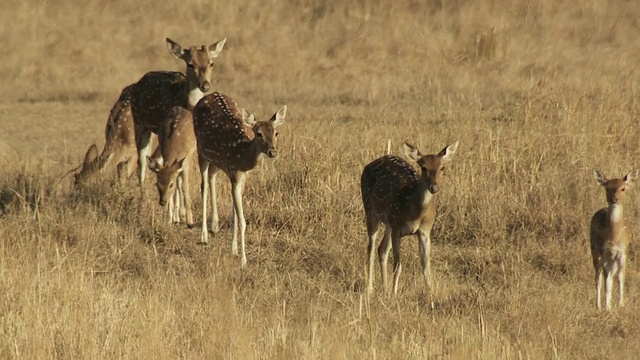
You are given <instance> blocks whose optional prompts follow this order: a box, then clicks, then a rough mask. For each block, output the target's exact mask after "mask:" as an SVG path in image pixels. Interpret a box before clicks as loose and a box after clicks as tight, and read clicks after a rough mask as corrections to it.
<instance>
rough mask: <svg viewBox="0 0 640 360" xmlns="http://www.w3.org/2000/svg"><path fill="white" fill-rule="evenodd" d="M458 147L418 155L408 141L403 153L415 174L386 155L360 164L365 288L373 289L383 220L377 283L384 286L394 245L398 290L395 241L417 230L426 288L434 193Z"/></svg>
mask: <svg viewBox="0 0 640 360" xmlns="http://www.w3.org/2000/svg"><path fill="white" fill-rule="evenodd" d="M457 149H458V141H455V142H454V143H452V144H451V145H449V146H447V147H445V148H444V149H442V151H440V152H439V153H438V154H432V155H423V154H422V153H420V151H419V150H418V149H417V148H416V147H415V146H413V145H411V144H408V143H406V142H405V143H404V153H405V156H406V157H407V158H409V159H411V160H413V161H414V162H416V163H417V164H418V166H419V167H420V173H418V172H417V171H416V170H415V169H414V168H413V166H411V164H409V163H408V162H407V161H406V160H404V159H402V158H400V157H398V156H395V155H385V156H383V157H381V158H378V159H377V160H374V161H373V162H371V163H369V164H368V165H367V166H365V168H364V171H363V172H362V177H361V181H360V185H361V191H362V202H363V203H364V211H365V215H366V220H367V233H368V235H369V246H368V255H369V264H368V265H369V266H368V272H369V273H368V282H367V293H371V292H372V290H373V263H374V257H375V239H376V235H377V234H378V231H379V227H380V224H384V225H385V232H384V236H383V237H382V241H381V242H380V246H379V247H378V259H379V262H380V268H381V272H382V285H383V287H384V289H387V259H388V257H389V252H390V251H391V248H393V274H394V276H393V293H394V295H395V294H397V292H398V279H399V277H400V272H401V271H402V264H401V263H400V240H401V239H402V237H404V236H407V235H416V236H417V237H418V244H419V247H420V262H421V265H422V273H423V276H424V280H425V283H426V287H427V289H430V287H431V281H430V277H431V273H430V271H431V270H430V262H431V254H430V253H431V228H432V227H433V224H434V222H435V218H436V201H435V200H436V199H435V195H436V194H437V193H438V192H439V191H440V183H441V181H442V176H443V174H444V165H445V164H446V163H447V162H449V161H450V160H451V159H452V157H453V154H455V152H456V150H457Z"/></svg>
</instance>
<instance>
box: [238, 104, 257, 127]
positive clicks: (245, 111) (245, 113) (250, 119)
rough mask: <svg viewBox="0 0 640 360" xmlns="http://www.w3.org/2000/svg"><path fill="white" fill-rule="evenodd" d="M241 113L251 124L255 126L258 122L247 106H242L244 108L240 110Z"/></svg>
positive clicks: (248, 123)
mask: <svg viewBox="0 0 640 360" xmlns="http://www.w3.org/2000/svg"><path fill="white" fill-rule="evenodd" d="M240 113H241V114H242V120H243V121H244V122H245V123H246V124H247V125H249V126H253V125H255V124H256V119H255V117H254V116H253V114H250V113H249V112H248V111H247V110H245V108H242V110H240Z"/></svg>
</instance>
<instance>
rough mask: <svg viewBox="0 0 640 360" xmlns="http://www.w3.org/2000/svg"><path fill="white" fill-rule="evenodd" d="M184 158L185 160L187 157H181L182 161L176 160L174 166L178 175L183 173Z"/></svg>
mask: <svg viewBox="0 0 640 360" xmlns="http://www.w3.org/2000/svg"><path fill="white" fill-rule="evenodd" d="M186 158H187V157H186V156H185V157H183V158H182V159H180V160H176V162H175V166H176V167H177V168H178V174H179V173H181V172H183V171H184V160H185V159H186Z"/></svg>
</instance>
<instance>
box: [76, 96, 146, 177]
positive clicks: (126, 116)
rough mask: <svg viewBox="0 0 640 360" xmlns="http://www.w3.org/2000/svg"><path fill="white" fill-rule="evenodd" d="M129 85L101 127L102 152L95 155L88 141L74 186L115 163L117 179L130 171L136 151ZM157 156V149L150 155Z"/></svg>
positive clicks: (94, 150) (129, 174) (95, 148)
mask: <svg viewBox="0 0 640 360" xmlns="http://www.w3.org/2000/svg"><path fill="white" fill-rule="evenodd" d="M132 87H133V84H132V85H129V86H127V87H126V88H124V89H123V90H122V92H121V93H120V96H119V97H118V100H117V101H116V103H115V104H114V105H113V107H112V108H111V112H110V114H109V118H108V119H107V125H106V127H105V132H104V138H105V143H104V148H103V149H102V153H100V155H98V148H97V146H96V145H95V144H92V145H91V146H90V147H89V149H88V150H87V153H86V155H85V158H84V162H83V163H82V164H81V169H80V172H79V173H78V174H75V186H76V187H78V186H82V185H83V184H86V183H87V182H90V181H91V180H92V179H94V178H95V177H96V176H97V174H100V173H102V172H104V171H105V170H106V169H107V168H108V167H110V165H111V164H115V165H116V168H117V172H118V178H119V179H120V180H123V179H124V178H128V177H130V176H131V174H132V173H133V170H134V169H135V165H136V163H137V159H136V158H137V156H138V153H137V151H136V139H135V130H134V125H133V116H132V115H131V89H132ZM152 142H153V140H152ZM156 151H157V149H156ZM158 156H159V153H158V152H155V153H154V155H153V157H154V158H157V157H158Z"/></svg>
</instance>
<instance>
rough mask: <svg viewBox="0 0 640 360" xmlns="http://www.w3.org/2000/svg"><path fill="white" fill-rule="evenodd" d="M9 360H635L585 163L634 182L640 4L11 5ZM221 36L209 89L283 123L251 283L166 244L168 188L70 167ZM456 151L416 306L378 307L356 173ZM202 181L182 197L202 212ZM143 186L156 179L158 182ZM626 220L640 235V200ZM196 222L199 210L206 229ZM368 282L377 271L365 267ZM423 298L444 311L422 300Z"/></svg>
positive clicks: (1, 339)
mask: <svg viewBox="0 0 640 360" xmlns="http://www.w3.org/2000/svg"><path fill="white" fill-rule="evenodd" d="M2 7H3V8H4V9H9V10H8V11H4V12H2V13H0V36H1V37H2V39H3V50H4V51H3V54H4V55H3V56H2V57H0V76H2V78H3V79H4V81H3V83H2V84H3V85H2V86H0V95H1V98H2V101H1V102H0V119H1V120H0V126H1V127H2V131H1V132H0V157H1V158H2V165H3V166H2V167H1V168H0V169H1V170H0V205H1V206H0V214H1V215H0V294H1V296H0V334H1V336H0V357H1V358H29V359H30V358H214V359H217V358H331V359H334V358H349V359H351V358H400V357H402V358H614V357H615V358H633V357H635V356H636V355H637V354H638V352H639V351H640V341H638V340H637V339H638V337H639V336H638V335H640V329H639V326H638V324H640V316H639V315H638V313H639V312H638V311H637V310H638V306H639V304H640V302H639V301H638V297H639V296H640V293H639V291H638V284H639V279H640V274H639V272H638V270H637V269H638V261H637V260H636V252H635V246H636V245H635V244H636V243H637V242H635V241H634V242H633V243H632V247H631V249H630V257H629V264H628V275H627V300H628V301H627V306H626V307H625V308H622V309H616V310H615V311H614V312H612V313H610V314H608V313H604V312H597V311H596V310H595V306H594V286H593V279H592V277H593V276H592V270H591V265H590V260H589V250H588V245H587V236H588V222H589V217H590V216H591V214H593V212H595V211H596V210H597V209H598V208H600V207H602V206H604V204H605V201H604V200H605V199H604V195H603V194H602V190H601V189H599V188H598V186H597V185H596V184H595V181H593V179H592V177H591V168H594V167H595V168H597V169H600V170H601V171H603V172H604V173H605V174H607V175H611V176H620V175H623V174H624V173H626V172H627V171H629V170H631V169H632V168H634V167H638V166H640V164H639V162H638V161H637V159H638V157H639V155H640V154H639V152H640V150H639V148H638V143H639V142H640V138H639V136H640V133H639V132H638V128H637V122H638V109H639V107H638V102H637V100H636V99H637V93H638V88H637V85H636V84H637V83H638V78H639V77H638V72H637V69H638V68H637V65H638V60H637V54H638V53H639V50H640V40H639V39H640V36H638V35H640V34H639V26H640V23H638V19H637V14H638V13H640V5H638V4H637V3H635V2H631V1H627V2H619V1H584V0H575V1H571V2H562V3H554V2H545V1H503V0H495V1H480V2H478V1H463V0H458V1H432V2H427V3H425V2H420V1H409V0H405V1H396V2H385V1H374V0H362V1H357V2H355V3H352V4H344V3H343V2H339V1H292V0H290V1H280V2H278V1H268V2H264V1H263V2H258V1H238V2H227V3H222V2H216V3H212V2H208V1H199V0H189V1H181V2H177V1H174V2H171V1H167V2H162V3H158V2H151V1H145V0H142V1H137V2H113V1H111V2H106V1H100V0H90V1H85V2H77V1H76V2H63V1H48V2H43V1H24V2H20V3H13V2H12V3H9V2H7V1H4V2H2ZM167 36H169V37H171V38H172V39H174V40H176V41H178V42H180V43H182V44H183V45H188V44H197V45H201V44H203V43H211V42H213V41H215V40H218V39H220V38H222V37H225V36H226V37H228V41H227V45H226V46H225V50H224V51H223V53H222V54H221V56H220V57H219V58H218V61H217V68H216V70H217V72H216V75H215V78H214V82H215V85H214V86H215V89H217V90H219V91H221V92H223V93H226V94H229V95H231V96H232V97H234V98H235V99H236V100H237V101H238V102H239V103H240V105H241V106H244V107H247V108H248V109H250V110H252V111H253V112H255V113H256V115H258V116H259V117H266V116H269V115H271V114H272V113H273V112H274V111H275V110H276V109H278V108H279V107H280V106H281V105H283V104H287V105H288V106H289V109H290V111H289V114H288V118H287V122H286V124H285V125H284V126H283V128H282V131H281V133H282V136H281V139H280V145H279V147H280V155H279V157H278V158H277V159H275V160H270V159H265V161H264V162H263V163H262V164H261V166H260V168H259V169H258V170H257V171H256V172H255V173H253V174H252V175H251V176H250V178H249V180H248V183H247V188H246V192H245V213H246V216H247V221H248V230H247V237H248V258H249V265H248V268H247V269H246V270H241V269H240V268H239V260H238V259H236V258H234V257H233V256H231V255H230V247H229V241H228V240H229V238H230V231H231V229H230V226H231V225H230V223H231V204H230V203H231V201H230V189H229V185H228V183H227V182H226V181H220V183H221V185H220V188H219V190H218V192H219V194H220V196H219V198H220V200H219V202H220V210H221V215H222V231H221V232H220V233H219V234H218V235H216V236H215V240H214V242H213V244H212V245H210V246H208V247H201V246H197V245H196V244H195V243H196V241H197V239H198V236H199V233H198V230H197V229H195V230H193V231H190V230H187V229H186V228H184V227H178V226H169V225H167V224H165V220H166V218H165V214H164V212H163V211H162V209H160V208H159V206H158V205H157V204H156V199H155V197H154V196H155V193H154V192H153V191H148V192H147V193H148V196H147V197H146V198H141V197H140V194H139V190H138V188H137V186H136V183H135V180H134V179H132V180H131V181H130V182H127V183H125V184H116V183H115V182H114V181H113V179H112V178H110V177H109V176H107V177H105V179H104V181H101V182H98V183H95V184H91V185H90V186H89V187H88V188H86V189H82V190H73V189H72V188H71V178H70V177H68V176H67V177H64V175H65V173H66V172H67V171H68V170H69V169H71V168H73V167H74V166H76V165H77V164H78V163H79V162H80V161H81V159H82V157H83V155H84V152H85V150H86V149H87V147H88V146H89V145H90V144H91V143H92V142H97V143H98V144H102V143H103V141H104V139H103V127H104V122H105V121H106V119H107V116H108V111H109V108H110V107H111V105H112V104H113V102H114V101H115V99H116V98H117V95H118V93H119V91H120V89H121V88H122V87H124V86H125V85H128V84H130V83H132V82H135V81H137V79H139V78H140V77H141V76H142V74H144V73H145V72H146V71H149V70H154V69H168V70H182V69H181V67H182V65H181V64H180V63H178V62H177V61H176V60H175V59H174V58H172V57H171V56H169V55H168V54H167V51H166V49H165V47H164V44H163V41H164V38H165V37H167ZM454 139H459V140H460V143H461V146H460V148H459V151H458V152H457V153H456V155H455V158H454V161H453V162H452V163H451V165H450V166H448V168H447V183H446V184H445V186H444V188H443V192H442V193H441V194H440V195H438V197H439V201H440V206H439V210H438V211H439V213H438V218H437V222H436V226H435V229H434V233H433V241H434V245H433V248H432V254H433V261H432V267H433V271H434V280H435V286H434V290H433V292H432V293H431V294H426V293H425V292H424V290H423V283H422V280H421V276H420V271H419V261H418V257H417V252H418V250H417V244H416V241H414V240H413V239H411V238H406V239H405V241H404V244H403V251H402V256H403V263H404V265H405V270H404V271H403V274H402V277H401V279H400V291H399V295H398V296H397V297H395V298H393V297H388V296H385V295H384V294H383V293H382V291H381V289H380V279H379V274H376V285H377V287H378V288H377V293H376V295H375V296H373V297H372V299H371V301H370V302H367V301H365V299H364V298H363V285H364V279H365V273H364V271H365V263H366V255H365V253H366V236H365V226H364V219H363V213H362V207H361V202H360V194H359V183H358V182H359V176H360V172H361V170H362V167H363V166H364V165H365V164H366V163H367V162H369V161H371V160H373V159H375V158H376V157H378V156H380V155H382V154H384V153H385V151H386V146H387V142H388V141H389V140H390V141H391V144H392V150H393V152H395V153H399V150H400V144H401V142H402V141H404V140H410V141H412V142H413V143H415V144H416V145H417V146H418V147H420V148H421V149H423V151H425V152H431V151H433V152H435V151H438V150H440V149H441V148H442V147H443V146H445V145H446V144H448V143H449V142H451V141H452V140H454ZM198 182H199V181H197V179H196V180H194V182H193V183H192V184H191V189H192V192H193V193H194V198H195V199H196V201H195V203H196V214H199V213H200V210H199V206H200V202H199V201H198V196H197V195H195V194H197V189H198ZM146 186H147V187H148V188H151V186H152V184H151V182H149V184H147V185H146ZM638 191H640V190H639V189H633V190H632V194H633V195H632V196H631V197H630V198H629V199H628V201H627V203H626V216H627V219H628V222H629V223H630V224H631V227H632V232H633V233H634V234H635V235H640V234H639V232H638V230H637V229H638V225H639V224H640V222H639V221H638V220H637V219H638V216H639V210H640V206H639V205H638V200H637V199H638V198H639V197H638V196H640V194H637V192H638ZM196 217H197V216H196ZM376 271H377V270H376ZM432 303H433V306H432V305H431V304H432Z"/></svg>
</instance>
